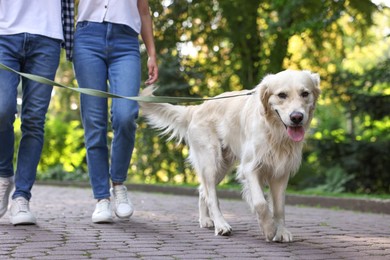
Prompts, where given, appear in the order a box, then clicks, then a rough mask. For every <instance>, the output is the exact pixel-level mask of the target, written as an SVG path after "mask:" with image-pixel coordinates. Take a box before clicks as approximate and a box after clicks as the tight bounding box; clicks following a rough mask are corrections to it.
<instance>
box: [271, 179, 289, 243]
mask: <svg viewBox="0 0 390 260" xmlns="http://www.w3.org/2000/svg"><path fill="white" fill-rule="evenodd" d="M289 177H290V176H289V174H285V175H284V176H282V177H280V178H276V177H274V178H270V180H269V186H270V190H271V195H272V202H273V212H274V221H275V225H276V234H275V237H274V238H273V239H272V241H276V242H291V241H292V235H291V233H290V232H289V231H288V230H287V229H286V227H285V217H284V216H285V214H284V205H285V191H286V187H287V183H288V180H289Z"/></svg>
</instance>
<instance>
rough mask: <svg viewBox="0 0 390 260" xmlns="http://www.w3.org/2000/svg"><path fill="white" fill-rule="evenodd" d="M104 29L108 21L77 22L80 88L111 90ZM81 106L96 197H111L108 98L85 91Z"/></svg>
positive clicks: (74, 59) (76, 48) (76, 59)
mask: <svg viewBox="0 0 390 260" xmlns="http://www.w3.org/2000/svg"><path fill="white" fill-rule="evenodd" d="M104 28H105V26H104V24H97V23H89V22H83V23H79V24H78V25H77V29H76V33H75V42H74V57H73V65H74V70H75V75H76V79H77V82H78V85H79V87H80V88H91V89H96V90H101V91H107V65H106V62H105V54H104V52H105V44H104V42H105V39H104V35H105V29H104ZM80 105H81V117H82V122H83V127H84V131H85V133H84V137H85V145H86V148H87V163H88V171H89V176H90V182H91V185H92V190H93V194H94V198H95V199H104V198H109V197H110V192H109V187H110V186H109V169H108V167H109V166H108V148H107V120H108V118H107V116H108V115H107V99H106V98H101V97H95V96H90V95H86V94H81V97H80Z"/></svg>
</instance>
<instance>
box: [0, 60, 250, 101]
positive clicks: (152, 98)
mask: <svg viewBox="0 0 390 260" xmlns="http://www.w3.org/2000/svg"><path fill="white" fill-rule="evenodd" d="M0 69H2V70H6V71H10V72H14V73H16V74H19V75H20V76H22V77H24V78H27V79H30V80H33V81H36V82H39V83H42V84H46V85H49V86H57V87H61V88H65V89H69V90H71V91H75V92H79V93H83V94H87V95H91V96H95V97H102V98H123V99H128V100H135V101H141V102H149V103H178V102H199V101H208V100H216V99H223V98H231V97H239V96H247V95H251V94H253V91H251V92H248V93H245V94H236V95H231V96H223V97H211V98H196V97H168V96H142V97H141V96H131V97H127V96H121V95H116V94H112V93H109V92H105V91H100V90H96V89H90V88H74V87H69V86H65V85H63V84H60V83H57V82H55V81H53V80H50V79H47V78H45V77H41V76H37V75H32V74H28V73H23V72H19V71H16V70H14V69H12V68H10V67H8V66H6V65H4V64H2V63H0Z"/></svg>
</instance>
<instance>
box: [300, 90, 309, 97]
mask: <svg viewBox="0 0 390 260" xmlns="http://www.w3.org/2000/svg"><path fill="white" fill-rule="evenodd" d="M309 94H310V93H309V92H307V91H303V92H302V94H301V96H302V97H304V98H305V97H308V96H309Z"/></svg>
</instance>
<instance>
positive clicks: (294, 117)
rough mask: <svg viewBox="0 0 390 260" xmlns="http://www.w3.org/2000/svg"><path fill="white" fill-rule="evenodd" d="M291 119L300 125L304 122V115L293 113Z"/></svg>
mask: <svg viewBox="0 0 390 260" xmlns="http://www.w3.org/2000/svg"><path fill="white" fill-rule="evenodd" d="M290 119H291V121H292V122H293V123H294V124H299V123H300V122H302V120H303V114H302V113H301V112H292V113H291V114H290Z"/></svg>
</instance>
